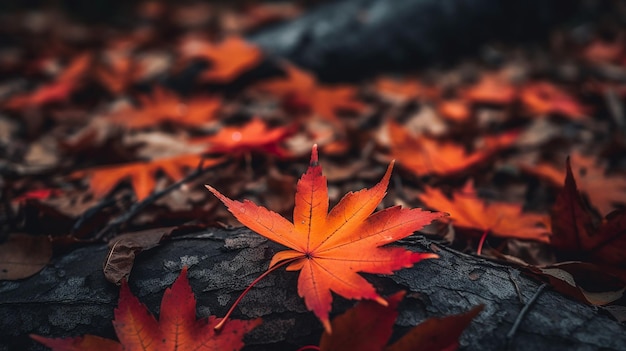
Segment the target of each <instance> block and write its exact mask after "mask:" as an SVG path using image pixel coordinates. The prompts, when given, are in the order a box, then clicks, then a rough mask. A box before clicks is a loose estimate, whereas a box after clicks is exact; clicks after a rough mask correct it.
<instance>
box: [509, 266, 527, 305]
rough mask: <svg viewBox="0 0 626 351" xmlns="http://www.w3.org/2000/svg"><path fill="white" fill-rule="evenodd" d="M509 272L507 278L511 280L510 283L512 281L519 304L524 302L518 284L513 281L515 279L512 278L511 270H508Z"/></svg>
mask: <svg viewBox="0 0 626 351" xmlns="http://www.w3.org/2000/svg"><path fill="white" fill-rule="evenodd" d="M508 273H509V280H510V281H511V283H513V286H514V287H515V292H517V299H518V300H519V303H520V304H522V305H523V304H524V297H523V296H522V291H521V290H520V289H519V285H517V282H516V281H515V279H513V275H512V274H511V270H510V269H509V270H508Z"/></svg>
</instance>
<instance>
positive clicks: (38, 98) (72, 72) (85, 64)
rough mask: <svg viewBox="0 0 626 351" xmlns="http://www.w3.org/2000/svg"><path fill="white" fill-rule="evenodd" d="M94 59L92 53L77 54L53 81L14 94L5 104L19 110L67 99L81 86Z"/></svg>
mask: <svg viewBox="0 0 626 351" xmlns="http://www.w3.org/2000/svg"><path fill="white" fill-rule="evenodd" d="M92 59H93V56H92V55H91V54H90V53H84V54H79V55H77V56H76V57H74V58H73V59H72V60H71V61H70V63H69V64H68V65H67V67H66V68H65V70H64V71H63V72H61V73H60V74H59V76H58V77H57V78H56V79H55V80H54V81H53V82H50V83H45V84H42V85H41V86H39V87H38V88H37V89H35V91H33V92H31V93H24V94H20V95H16V96H13V97H11V98H10V99H9V100H8V101H6V102H5V104H4V105H5V106H6V107H7V108H9V109H15V110H19V109H23V108H27V107H41V106H43V105H47V104H50V103H55V102H62V101H65V100H67V99H68V98H69V97H70V95H71V94H72V93H73V92H74V90H76V89H77V88H78V87H79V84H80V81H81V79H82V77H83V75H84V74H85V73H86V72H87V69H88V68H89V66H90V65H91V62H92Z"/></svg>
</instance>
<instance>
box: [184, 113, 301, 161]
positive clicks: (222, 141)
mask: <svg viewBox="0 0 626 351" xmlns="http://www.w3.org/2000/svg"><path fill="white" fill-rule="evenodd" d="M292 130H293V129H292V128H291V127H289V126H282V127H276V128H270V127H269V126H268V125H267V124H266V123H265V122H263V120H261V119H260V118H258V117H257V118H253V119H252V120H250V121H249V122H248V123H246V124H245V125H244V126H243V127H223V128H222V129H220V131H219V132H217V133H216V134H214V135H210V136H207V137H201V138H196V139H194V140H193V142H194V143H209V144H210V145H209V147H208V148H207V152H211V153H213V152H215V153H226V154H236V155H241V154H245V153H248V152H252V151H262V152H267V153H270V154H273V155H276V156H280V157H285V156H288V154H289V152H288V151H287V150H284V149H283V148H282V147H281V146H280V145H279V143H280V142H282V141H283V140H284V139H285V138H286V137H287V136H289V134H291V133H292Z"/></svg>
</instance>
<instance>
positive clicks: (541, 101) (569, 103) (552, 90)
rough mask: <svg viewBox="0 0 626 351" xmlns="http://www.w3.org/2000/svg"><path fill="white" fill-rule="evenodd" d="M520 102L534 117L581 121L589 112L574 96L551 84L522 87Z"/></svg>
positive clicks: (542, 83) (541, 83)
mask: <svg viewBox="0 0 626 351" xmlns="http://www.w3.org/2000/svg"><path fill="white" fill-rule="evenodd" d="M520 100H521V102H522V104H523V105H524V106H525V107H526V108H527V109H528V110H529V111H530V113H532V114H533V115H539V116H544V115H549V114H555V115H560V116H564V117H567V118H570V119H573V120H581V119H584V118H586V115H587V112H588V111H587V108H586V107H584V106H583V105H582V104H581V103H579V102H578V101H577V100H576V99H575V98H574V97H573V96H571V95H570V94H568V93H567V92H565V91H564V90H562V89H560V88H558V87H557V86H556V85H554V84H552V83H549V82H535V83H530V84H527V85H526V86H524V87H522V89H521V92H520Z"/></svg>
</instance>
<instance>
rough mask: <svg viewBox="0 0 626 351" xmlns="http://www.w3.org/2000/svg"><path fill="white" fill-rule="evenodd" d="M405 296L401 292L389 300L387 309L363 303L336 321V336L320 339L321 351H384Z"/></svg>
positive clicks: (377, 304)
mask: <svg viewBox="0 0 626 351" xmlns="http://www.w3.org/2000/svg"><path fill="white" fill-rule="evenodd" d="M404 295H405V292H404V291H400V292H398V293H396V294H393V295H391V296H389V297H387V298H386V300H387V302H388V303H389V304H388V305H387V306H383V305H381V304H379V303H376V302H374V301H369V300H365V301H361V302H359V303H358V304H357V305H356V306H354V307H353V308H351V309H349V310H347V311H346V312H344V313H342V314H341V315H339V316H337V317H335V318H334V319H333V320H332V323H331V325H332V330H333V333H332V334H330V333H328V332H326V331H325V332H324V333H323V334H322V338H321V339H320V351H343V350H359V351H381V350H383V349H384V348H385V346H386V345H387V342H388V341H389V338H391V333H392V332H393V324H394V322H395V321H396V318H397V317H398V305H399V304H400V302H401V301H402V299H403V298H404Z"/></svg>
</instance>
